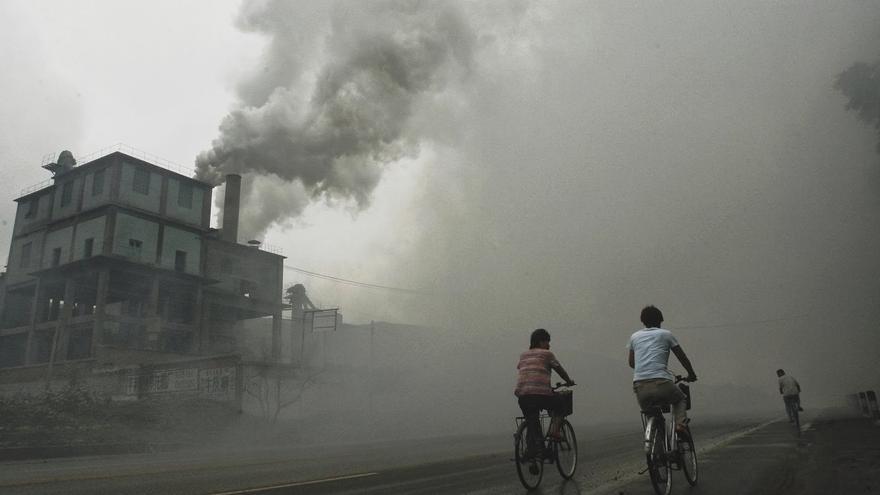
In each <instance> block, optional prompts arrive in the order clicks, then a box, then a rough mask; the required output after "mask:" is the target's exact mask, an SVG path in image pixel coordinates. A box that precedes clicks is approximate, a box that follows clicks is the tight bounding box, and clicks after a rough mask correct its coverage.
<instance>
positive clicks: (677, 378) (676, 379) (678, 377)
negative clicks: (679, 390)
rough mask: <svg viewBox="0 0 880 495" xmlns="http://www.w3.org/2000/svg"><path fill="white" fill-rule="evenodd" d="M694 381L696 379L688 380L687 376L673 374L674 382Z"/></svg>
mask: <svg viewBox="0 0 880 495" xmlns="http://www.w3.org/2000/svg"><path fill="white" fill-rule="evenodd" d="M695 381H696V380H688V377H686V376H681V375H675V383H678V382H689V383H693V382H695Z"/></svg>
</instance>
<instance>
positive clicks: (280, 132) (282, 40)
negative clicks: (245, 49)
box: [196, 0, 474, 236]
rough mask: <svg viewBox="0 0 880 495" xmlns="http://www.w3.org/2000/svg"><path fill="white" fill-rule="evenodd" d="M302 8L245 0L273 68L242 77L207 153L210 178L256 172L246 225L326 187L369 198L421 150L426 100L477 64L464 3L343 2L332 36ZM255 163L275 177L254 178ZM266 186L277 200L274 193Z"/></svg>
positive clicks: (263, 225) (257, 230) (275, 216)
mask: <svg viewBox="0 0 880 495" xmlns="http://www.w3.org/2000/svg"><path fill="white" fill-rule="evenodd" d="M298 9H299V6H297V5H296V4H294V3H292V2H287V1H281V0H275V1H268V2H253V3H249V4H246V5H245V7H244V8H243V10H242V17H241V20H240V22H241V25H242V27H243V28H245V29H249V30H254V31H257V32H261V33H264V34H266V35H268V36H269V38H270V44H269V46H268V49H267V52H266V55H265V61H264V64H263V65H264V66H265V67H266V69H265V70H264V71H261V72H260V73H259V74H257V75H256V76H254V77H253V78H252V79H251V80H249V81H246V82H244V83H243V84H241V86H240V87H239V98H240V105H239V108H237V109H235V110H234V111H232V112H231V113H230V114H229V115H228V116H227V117H226V118H225V119H224V120H223V122H222V123H221V125H220V135H219V137H218V138H217V139H216V140H214V142H213V143H212V146H211V149H209V150H207V151H204V152H202V153H201V154H199V156H198V157H197V159H196V168H197V177H198V178H199V179H201V180H205V181H208V182H211V183H215V184H216V183H219V182H221V181H222V179H223V176H224V175H225V174H227V173H240V174H243V175H244V177H245V187H244V189H243V191H242V192H243V196H244V198H243V201H242V203H243V208H244V209H245V211H243V213H242V217H243V219H247V221H246V222H245V221H243V222H242V231H243V235H244V236H255V235H259V234H261V233H263V232H264V231H265V230H266V229H267V228H268V227H269V226H270V225H271V224H272V223H273V222H283V221H284V220H285V219H286V218H289V217H291V216H296V215H298V214H299V213H301V212H302V210H303V209H304V208H305V206H307V204H308V201H310V200H314V199H316V198H320V197H328V198H338V199H343V200H349V199H351V200H354V201H355V202H356V204H357V205H358V207H360V208H363V207H365V206H367V205H368V204H369V201H370V194H371V192H372V191H373V189H374V188H375V186H376V185H377V184H378V182H379V179H380V176H381V173H382V165H383V164H384V163H388V162H390V161H394V160H397V159H399V158H402V157H403V156H406V155H411V154H414V153H416V152H417V151H418V144H419V136H416V135H411V134H413V133H411V132H409V129H408V123H409V121H410V117H411V115H412V114H413V109H414V105H415V104H416V102H417V100H418V99H419V98H422V97H425V96H428V95H431V94H437V93H439V92H442V91H443V89H444V87H445V85H446V82H447V81H449V78H451V77H455V76H456V75H463V74H466V72H467V70H468V68H469V66H470V63H471V57H472V50H473V44H474V36H473V34H472V33H471V30H470V28H469V27H468V26H467V24H466V23H465V21H464V19H463V16H462V15H461V14H460V13H459V12H458V11H457V10H456V8H455V7H454V6H453V5H452V4H447V3H445V2H398V1H391V2H384V3H376V2H369V3H366V2H364V3H361V2H347V3H344V4H341V5H340V6H338V8H335V9H333V10H332V12H331V15H330V16H329V17H330V22H329V25H328V26H326V29H325V31H324V33H325V36H322V35H320V34H319V33H320V30H318V29H317V28H315V27H314V26H311V27H306V29H311V30H312V31H313V32H312V33H308V34H310V36H308V39H306V38H305V37H303V36H304V35H303V31H302V30H301V29H300V26H297V25H296V19H297V18H298V17H297V16H298V12H297V10H298ZM312 35H313V36H312ZM314 37H319V38H320V39H322V40H323V44H322V43H316V42H315V40H314ZM310 60H314V61H316V62H309V61H310ZM313 66H314V67H313ZM255 174H256V175H259V176H265V177H264V179H261V180H254V179H250V180H248V176H249V175H255ZM279 182H282V183H286V184H287V185H289V186H290V187H289V188H288V190H289V195H286V194H284V193H281V191H283V190H284V189H285V186H283V185H280V184H279ZM266 187H269V188H270V190H269V191H266V192H267V193H268V195H269V196H270V197H271V201H273V204H272V205H265V204H263V203H265V202H267V201H269V199H268V198H266V197H264V196H265V195H264V194H263V189H264V188H266ZM278 201H282V202H283V204H277V202H278ZM266 206H269V207H266Z"/></svg>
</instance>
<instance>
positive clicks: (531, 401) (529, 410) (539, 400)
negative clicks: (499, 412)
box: [519, 395, 562, 452]
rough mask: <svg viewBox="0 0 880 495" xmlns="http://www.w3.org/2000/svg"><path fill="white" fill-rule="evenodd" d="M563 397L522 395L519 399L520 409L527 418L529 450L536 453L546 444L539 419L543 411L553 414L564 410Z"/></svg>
mask: <svg viewBox="0 0 880 495" xmlns="http://www.w3.org/2000/svg"><path fill="white" fill-rule="evenodd" d="M561 401H562V397H560V396H559V395H522V396H520V397H519V408H520V409H522V413H523V416H525V418H526V440H527V442H528V446H529V450H531V451H532V452H536V451H538V450H540V449H541V448H542V446H543V444H544V432H543V431H541V422H540V421H539V420H538V417H539V416H540V415H541V410H547V411H548V412H550V414H551V415H552V414H553V411H554V410H559V409H562V404H561Z"/></svg>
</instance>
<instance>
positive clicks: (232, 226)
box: [220, 174, 241, 242]
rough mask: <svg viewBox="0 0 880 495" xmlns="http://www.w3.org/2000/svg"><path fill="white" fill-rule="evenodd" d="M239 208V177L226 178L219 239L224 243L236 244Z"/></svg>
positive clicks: (233, 175)
mask: <svg viewBox="0 0 880 495" xmlns="http://www.w3.org/2000/svg"><path fill="white" fill-rule="evenodd" d="M240 206H241V176H240V175H238V174H228V175H227V176H226V192H225V193H224V199H223V230H222V231H221V232H220V238H221V239H223V240H224V241H229V242H238V210H239V207H240Z"/></svg>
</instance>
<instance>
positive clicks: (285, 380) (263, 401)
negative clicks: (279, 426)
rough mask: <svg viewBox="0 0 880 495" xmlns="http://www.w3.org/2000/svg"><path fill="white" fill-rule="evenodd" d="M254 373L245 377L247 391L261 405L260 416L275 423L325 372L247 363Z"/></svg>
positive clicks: (279, 365)
mask: <svg viewBox="0 0 880 495" xmlns="http://www.w3.org/2000/svg"><path fill="white" fill-rule="evenodd" d="M246 367H247V368H251V369H253V370H254V372H253V374H251V375H250V376H248V375H245V392H246V393H247V394H248V395H250V396H251V397H253V398H254V399H256V401H257V403H258V404H259V405H260V415H261V416H262V417H263V418H264V419H265V420H266V421H268V422H269V423H271V424H275V423H276V422H277V421H278V416H279V415H280V414H281V411H283V410H284V409H286V408H288V407H290V406H291V405H293V404H296V403H297V402H299V401H300V400H301V399H302V396H303V394H304V393H305V391H306V390H308V389H309V388H311V387H312V386H314V385H315V383H316V382H317V378H318V375H320V374H321V373H322V372H323V370H319V369H303V368H297V367H294V366H291V365H288V364H282V363H272V362H268V361H261V362H256V363H248V364H246Z"/></svg>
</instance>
